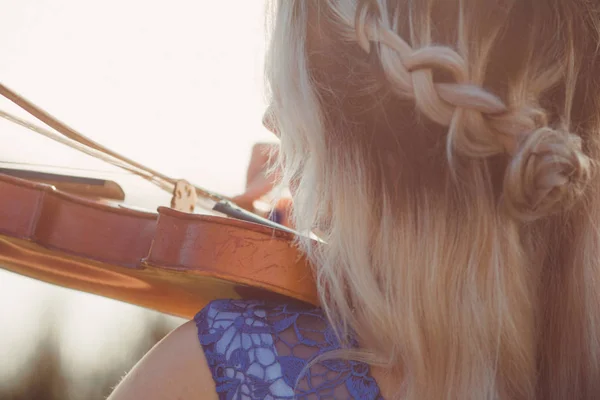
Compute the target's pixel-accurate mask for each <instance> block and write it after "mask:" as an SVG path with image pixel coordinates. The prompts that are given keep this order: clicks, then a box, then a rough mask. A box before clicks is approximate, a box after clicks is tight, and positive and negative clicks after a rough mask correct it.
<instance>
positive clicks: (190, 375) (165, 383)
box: [107, 320, 219, 400]
mask: <svg viewBox="0 0 600 400" xmlns="http://www.w3.org/2000/svg"><path fill="white" fill-rule="evenodd" d="M200 394H201V395H202V398H203V399H209V400H210V399H215V400H216V399H218V398H219V397H218V395H217V392H216V388H215V382H214V380H213V378H212V374H211V371H210V369H209V367H208V363H207V361H206V358H205V356H204V351H203V350H202V347H201V346H200V345H199V344H198V336H197V329H196V324H195V323H194V321H193V320H192V321H187V322H186V323H184V324H183V325H181V326H179V327H177V328H176V329H174V330H173V331H172V332H170V333H169V334H168V335H166V336H165V337H164V338H163V339H162V340H161V341H160V342H158V343H157V344H156V345H155V346H154V347H153V348H152V349H151V350H150V351H149V352H148V353H146V355H145V356H144V357H143V358H142V359H141V360H140V361H139V362H138V363H137V364H136V365H135V366H134V367H133V369H132V370H131V371H130V372H129V373H128V374H127V375H126V376H125V377H124V378H123V380H122V381H121V382H120V383H119V384H118V385H117V387H116V388H115V389H114V391H113V392H112V393H111V395H110V396H109V397H108V399H107V400H134V399H145V400H159V399H160V400H170V399H173V400H175V399H178V400H187V399H190V400H191V399H197V398H198V396H199V395H200Z"/></svg>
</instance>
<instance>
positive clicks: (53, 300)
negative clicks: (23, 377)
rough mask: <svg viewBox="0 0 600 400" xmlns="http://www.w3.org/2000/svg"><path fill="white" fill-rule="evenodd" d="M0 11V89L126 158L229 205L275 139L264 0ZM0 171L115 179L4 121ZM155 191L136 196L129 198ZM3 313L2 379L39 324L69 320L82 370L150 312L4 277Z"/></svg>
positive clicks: (39, 1)
mask: <svg viewBox="0 0 600 400" xmlns="http://www.w3.org/2000/svg"><path fill="white" fill-rule="evenodd" d="M0 9H1V10H2V12H1V13H0V81H1V82H2V83H4V84H5V85H7V86H8V87H10V88H12V89H13V90H15V91H17V92H18V93H20V94H22V95H24V96H25V97H26V98H28V99H29V100H31V101H33V102H34V103H35V104H37V105H39V106H41V107H42V108H44V109H46V111H49V112H50V113H51V114H53V115H54V116H56V117H58V119H60V120H62V121H63V122H66V123H67V124H68V125H70V126H72V127H73V128H75V129H77V130H79V131H80V132H82V133H83V134H84V135H86V136H88V137H90V138H92V139H93V140H95V141H98V142H100V143H102V144H104V145H105V146H107V147H109V148H111V149H113V150H115V151H117V152H119V153H121V154H123V155H126V156H128V157H130V158H132V159H134V160H137V161H138V162H141V163H142V164H146V165H147V166H149V167H151V168H154V169H156V170H159V171H161V172H163V173H166V174H167V175H170V176H173V177H182V178H186V179H188V180H191V181H193V182H194V183H196V184H198V185H200V186H204V187H206V188H208V189H210V190H213V191H217V192H221V193H223V194H226V195H230V194H235V193H238V192H240V191H241V190H242V189H243V186H244V179H245V168H246V166H247V162H248V157H249V152H250V147H251V145H252V144H253V143H254V142H256V141H262V140H269V141H272V140H273V139H272V137H271V135H270V134H269V133H268V132H267V131H266V130H265V129H264V128H262V126H261V117H262V112H263V111H264V109H265V104H264V99H263V92H262V87H263V76H262V67H263V65H262V63H263V55H264V46H265V38H264V29H263V27H264V4H263V0H227V1H214V0H174V1H169V2H167V1H158V0H103V1H89V0H0ZM0 108H2V109H5V110H7V111H15V110H17V109H16V108H15V107H13V106H12V105H11V104H9V103H8V102H7V101H3V100H0ZM18 114H19V115H26V114H23V113H18ZM0 161H5V162H6V161H11V162H27V163H40V164H50V165H60V166H70V165H71V166H76V167H78V168H91V169H102V170H112V169H111V168H107V167H106V166H105V165H103V164H102V163H100V162H97V161H95V160H91V159H90V158H89V157H88V156H85V155H82V154H79V153H76V152H74V151H73V150H70V149H66V148H64V147H63V146H62V145H59V144H55V143H52V142H50V141H49V140H48V139H45V138H42V137H38V136H36V135H35V134H34V133H32V132H29V131H26V130H24V129H22V128H19V127H14V126H12V125H10V124H8V123H7V122H5V121H0ZM116 176H117V178H115V180H117V181H118V180H119V179H118V175H116ZM150 189H151V188H148V187H146V186H143V185H140V187H139V188H136V187H134V188H133V192H134V193H131V192H130V193H129V200H130V201H132V199H133V200H139V199H144V198H146V199H147V197H148V196H155V195H156V194H157V192H156V191H153V189H152V190H150ZM125 190H126V191H128V190H130V191H131V189H130V188H128V187H125ZM165 199H166V198H165V197H164V195H163V196H162V197H161V196H160V195H159V196H157V197H152V201H153V202H156V201H158V202H159V203H160V202H161V201H164V200H165ZM0 302H1V303H0V304H2V305H1V306H0V326H2V327H3V328H2V330H0V359H2V360H4V361H3V362H2V365H3V368H2V370H4V372H0V378H1V377H2V373H4V374H5V375H6V374H10V373H11V372H10V371H7V370H6V369H5V367H7V365H6V364H7V360H11V363H12V364H14V365H15V366H16V365H17V364H18V360H19V359H22V358H23V357H25V356H26V353H27V349H28V348H29V347H28V346H30V344H31V343H32V342H33V341H35V340H36V339H35V338H36V333H37V332H39V330H40V329H44V326H43V324H44V323H46V324H47V323H49V322H48V319H46V320H38V319H37V318H40V317H41V316H42V315H45V316H48V315H50V317H48V318H50V320H52V317H51V316H52V315H53V314H57V315H60V316H61V318H63V319H62V320H61V321H62V322H61V323H60V324H61V325H60V326H61V330H62V332H63V333H64V334H66V335H67V336H64V343H65V344H67V345H65V346H64V352H65V358H66V359H67V360H68V361H69V364H70V365H73V367H74V368H75V367H79V366H81V365H83V364H81V363H83V362H84V361H85V360H89V359H90V358H91V359H92V360H94V359H96V360H98V359H100V358H102V357H103V353H104V350H103V349H104V348H105V347H106V346H118V344H119V343H122V342H123V341H124V338H126V337H127V335H129V334H131V333H132V334H134V336H135V333H136V332H139V331H140V330H143V329H144V321H145V320H146V319H147V317H148V315H150V314H148V313H144V312H141V311H140V310H139V309H137V308H135V307H129V306H126V305H122V304H120V303H117V302H113V301H110V300H105V299H100V298H97V297H94V296H89V295H85V294H78V293H75V292H71V291H68V290H63V289H56V288H53V287H51V286H49V285H44V284H39V283H37V282H35V281H32V280H29V279H26V278H20V277H16V276H13V275H9V274H7V273H4V272H0ZM8 304H11V306H7V305H8ZM6 327H10V329H8V330H7V329H6Z"/></svg>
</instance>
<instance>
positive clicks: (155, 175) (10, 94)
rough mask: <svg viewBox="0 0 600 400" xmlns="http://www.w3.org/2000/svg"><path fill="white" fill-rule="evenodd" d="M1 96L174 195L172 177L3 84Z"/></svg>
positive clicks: (219, 197) (204, 192) (215, 198)
mask: <svg viewBox="0 0 600 400" xmlns="http://www.w3.org/2000/svg"><path fill="white" fill-rule="evenodd" d="M0 95H2V96H4V97H5V98H7V99H8V100H10V101H12V102H13V103H15V104H16V105H18V106H19V107H21V108H22V109H23V110H25V111H27V112H28V113H30V114H31V115H33V116H34V117H36V118H37V119H38V120H40V121H42V122H44V123H45V124H46V125H48V126H49V127H51V128H53V129H55V130H56V131H57V132H59V133H60V135H61V137H62V138H64V139H70V140H72V141H73V142H76V143H79V145H80V146H79V147H78V148H77V149H78V150H81V151H83V150H82V149H84V148H87V149H90V150H92V149H93V150H95V151H96V152H97V153H95V154H90V153H89V152H88V154H90V155H92V156H94V157H96V158H99V159H102V160H104V161H107V160H106V159H105V157H102V156H101V155H108V156H111V157H112V158H111V160H118V161H119V165H118V166H119V167H121V168H124V169H126V170H129V171H130V172H133V173H135V174H138V172H140V171H143V175H142V174H138V175H140V176H141V177H143V178H145V179H147V180H148V181H150V182H152V183H154V184H156V185H157V186H159V187H161V188H162V189H164V190H167V191H168V192H170V193H172V190H173V188H174V185H175V184H176V183H177V180H176V179H173V178H170V177H168V176H166V175H163V174H161V173H159V172H157V171H154V170H152V169H150V168H148V167H146V166H143V165H141V164H138V163H136V162H135V161H132V160H130V159H128V158H126V157H124V156H122V155H120V154H118V153H116V152H114V151H112V150H110V149H108V148H106V147H104V146H102V145H100V144H98V143H96V142H94V141H93V140H91V139H89V138H87V137H85V136H83V135H82V134H80V133H79V132H77V131H75V130H74V129H72V128H70V127H69V126H67V125H66V124H64V123H62V122H60V121H59V120H58V119H56V118H55V117H53V116H51V115H50V114H48V113H47V112H46V111H44V110H42V109H41V108H39V107H37V106H36V105H34V104H33V103H31V102H30V101H28V100H26V99H25V98H24V97H23V96H21V95H18V94H17V93H15V92H14V91H12V90H11V89H9V88H8V87H6V86H5V85H3V84H2V83H0ZM4 114H8V113H4ZM8 115H10V114H8ZM11 117H12V116H11ZM13 118H16V117H13ZM17 120H20V118H17ZM13 122H16V121H13ZM28 125H32V124H30V123H28V122H26V123H25V125H23V126H25V127H26V128H29V126H28ZM36 128H37V127H36ZM32 130H34V131H36V132H38V133H40V132H39V131H38V130H37V129H32ZM57 136H58V135H54V136H53V137H51V138H52V139H54V138H55V137H57ZM62 143H63V144H66V145H68V146H71V147H74V146H72V145H71V144H70V142H62ZM111 163H112V164H114V165H116V164H115V163H114V162H111ZM134 167H135V169H134ZM193 187H194V188H195V189H196V193H197V195H198V196H199V197H205V198H208V199H211V200H213V201H216V202H219V201H223V200H228V199H227V198H226V197H224V196H222V195H219V194H216V193H212V192H210V191H208V190H206V189H203V188H200V187H198V186H196V185H193Z"/></svg>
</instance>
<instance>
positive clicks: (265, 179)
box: [231, 143, 292, 228]
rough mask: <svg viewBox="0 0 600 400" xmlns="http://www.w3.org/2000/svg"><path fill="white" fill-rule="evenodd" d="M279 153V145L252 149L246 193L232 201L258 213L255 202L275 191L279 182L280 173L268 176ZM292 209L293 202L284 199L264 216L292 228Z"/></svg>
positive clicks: (264, 145)
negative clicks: (290, 216)
mask: <svg viewBox="0 0 600 400" xmlns="http://www.w3.org/2000/svg"><path fill="white" fill-rule="evenodd" d="M278 151H279V145H278V144H277V143H257V144H255V145H254V146H253V147H252V154H251V156H250V163H249V165H248V172H247V174H246V191H245V192H244V193H242V194H239V195H237V196H235V197H233V198H232V199H231V200H232V201H233V202H234V203H235V204H237V205H238V206H240V207H242V208H245V209H246V210H250V211H253V212H256V210H255V208H254V201H256V200H258V199H260V198H261V197H262V196H264V195H266V194H267V193H269V192H270V191H271V190H273V188H274V187H275V185H276V184H277V181H278V180H279V177H280V174H279V171H277V170H276V171H273V172H271V173H270V174H268V171H269V170H270V169H271V167H272V166H273V160H274V159H275V158H276V157H277V152H278ZM291 207H292V200H291V199H289V198H282V199H279V200H278V201H277V203H276V205H275V208H274V209H273V210H271V212H270V213H268V215H264V216H265V217H268V218H269V219H271V220H273V221H275V222H277V223H280V224H282V225H285V226H287V227H290V228H291V227H292V225H291V221H290V220H289V214H290V211H291Z"/></svg>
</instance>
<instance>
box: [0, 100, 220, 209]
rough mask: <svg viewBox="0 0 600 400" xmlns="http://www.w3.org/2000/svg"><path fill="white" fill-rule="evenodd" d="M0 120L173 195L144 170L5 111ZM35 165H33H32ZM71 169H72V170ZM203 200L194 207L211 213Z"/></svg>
mask: <svg viewBox="0 0 600 400" xmlns="http://www.w3.org/2000/svg"><path fill="white" fill-rule="evenodd" d="M0 118H3V119H5V120H7V121H9V122H11V123H14V124H17V125H19V126H21V127H23V128H25V129H28V130H31V131H33V132H36V133H38V134H40V135H42V136H45V137H47V138H49V139H52V140H55V141H57V142H59V143H61V144H64V145H66V146H69V147H71V148H74V149H76V150H79V151H81V152H83V153H85V154H88V155H90V156H92V157H95V158H98V159H100V160H102V161H104V162H107V163H109V164H111V165H114V166H116V167H118V168H121V169H124V170H126V171H127V172H121V173H122V174H123V173H126V174H129V175H135V176H139V177H141V178H143V179H145V180H147V181H149V182H150V183H152V184H154V185H156V186H158V187H159V188H160V189H162V190H164V191H166V192H168V193H173V190H174V188H175V185H174V184H171V183H170V182H165V181H164V180H161V179H157V177H156V176H153V175H151V174H149V173H148V172H146V171H144V170H139V169H137V168H136V167H134V166H130V165H127V164H125V163H123V162H121V160H118V159H115V158H114V157H112V156H110V155H108V154H104V153H102V152H100V151H98V150H94V149H92V148H89V147H87V146H85V145H83V144H81V143H79V142H75V141H73V140H71V139H69V138H66V137H63V136H61V135H59V134H57V133H55V132H52V131H50V130H48V129H45V128H43V127H40V126H37V125H36V124H34V123H32V122H29V121H25V120H24V119H21V118H19V117H16V116H14V115H12V114H10V113H8V112H6V111H3V110H1V109H0ZM12 164H21V165H23V164H26V163H12ZM33 165H35V164H33ZM72 169H73V168H72ZM81 170H85V169H81ZM90 171H94V170H90ZM95 171H96V172H103V171H97V170H95ZM202 199H203V198H198V201H197V202H196V205H197V206H199V207H200V208H202V209H203V210H206V211H212V208H211V207H210V206H208V205H206V204H205V203H203V202H202V201H200V200H202Z"/></svg>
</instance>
